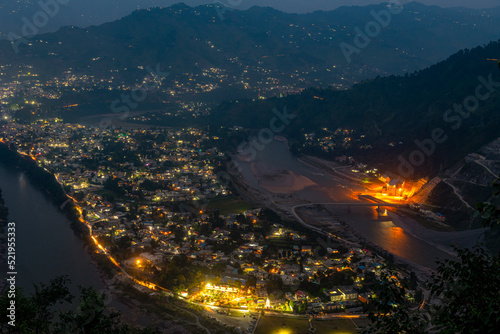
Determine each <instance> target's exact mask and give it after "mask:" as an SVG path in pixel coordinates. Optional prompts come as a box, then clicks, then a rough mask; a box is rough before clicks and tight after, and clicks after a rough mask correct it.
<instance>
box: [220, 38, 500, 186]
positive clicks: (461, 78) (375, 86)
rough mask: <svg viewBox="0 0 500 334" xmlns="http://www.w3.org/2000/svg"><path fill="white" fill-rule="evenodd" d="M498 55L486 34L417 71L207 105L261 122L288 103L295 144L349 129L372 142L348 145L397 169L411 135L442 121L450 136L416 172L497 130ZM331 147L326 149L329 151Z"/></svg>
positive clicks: (236, 121) (225, 119)
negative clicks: (479, 43) (346, 86)
mask: <svg viewBox="0 0 500 334" xmlns="http://www.w3.org/2000/svg"><path fill="white" fill-rule="evenodd" d="M499 56H500V43H499V42H491V43H489V44H488V45H486V46H484V47H477V48H474V49H472V50H464V51H460V52H458V53H456V54H454V55H452V56H451V57H449V58H448V59H446V60H445V61H442V62H440V63H438V64H436V65H434V66H431V67H429V68H427V69H425V70H422V71H419V72H416V73H414V74H411V75H406V76H390V77H385V78H376V79H374V80H370V81H366V82H363V83H361V84H358V85H356V86H354V87H353V88H352V89H350V90H347V91H338V90H334V89H309V90H306V91H304V92H303V93H302V94H300V95H294V96H289V97H286V98H281V99H280V98H273V99H268V100H264V101H255V102H251V101H240V102H239V103H235V102H228V103H225V104H222V105H220V107H219V108H218V109H217V110H216V111H214V112H213V113H212V122H213V123H216V124H224V125H228V126H233V125H239V126H243V127H250V128H255V129H259V128H262V127H268V126H269V122H270V119H271V118H272V116H273V114H272V109H273V108H277V109H279V110H281V109H282V108H283V107H285V106H286V107H287V109H288V112H289V113H295V114H297V115H298V117H297V118H296V119H294V120H293V121H292V122H291V123H290V125H288V126H287V127H286V129H285V130H284V132H285V134H286V136H288V137H289V138H290V139H291V140H292V143H295V146H294V149H295V150H296V151H297V150H298V151H303V150H304V147H302V143H303V140H302V137H303V136H304V134H307V133H311V132H318V131H320V129H322V128H328V129H333V130H335V129H336V128H339V127H340V128H348V129H354V130H356V132H357V133H358V134H359V135H365V137H364V138H363V139H362V140H363V141H364V143H365V144H366V145H372V148H370V149H366V148H365V149H359V148H356V147H353V148H352V149H351V150H350V152H348V153H350V154H352V155H354V156H355V157H356V158H358V160H361V161H364V162H370V163H376V164H379V165H380V166H382V167H387V168H390V169H392V170H395V171H397V167H398V166H399V160H398V156H399V155H402V157H404V158H406V159H409V154H410V153H411V152H412V151H414V150H415V149H418V147H417V146H416V144H415V142H414V141H415V140H420V141H423V140H425V139H428V138H432V132H433V130H435V129H442V135H441V137H446V138H447V140H446V141H445V142H444V143H439V144H437V145H435V146H436V148H435V152H434V153H433V154H430V156H429V157H426V159H425V162H424V163H423V164H422V165H421V166H417V167H418V168H415V176H417V175H432V174H435V173H437V172H438V171H440V170H442V169H444V168H445V167H447V166H450V165H452V164H453V163H454V162H456V161H458V160H459V159H461V158H463V157H464V156H465V155H466V154H467V153H470V152H474V151H475V150H477V149H478V148H479V147H481V146H482V145H485V144H487V143H489V142H491V141H492V140H493V139H495V138H497V137H500V130H499V129H500V71H499V69H498V65H497V61H496V60H495V59H496V58H498V57H499ZM488 82H490V83H489V84H488ZM485 86H487V87H485ZM478 87H481V88H478ZM476 96H477V97H476ZM481 99H482V100H484V101H482V100H481ZM464 101H465V102H466V103H468V104H469V105H470V107H471V108H472V109H476V108H475V107H476V106H475V105H474V103H477V104H478V106H477V110H475V111H474V112H472V113H470V115H469V112H468V111H467V110H466V108H463V112H462V115H460V114H459V113H457V112H455V111H454V108H455V107H454V105H462V104H463V103H464ZM438 131H439V130H438ZM358 137H360V136H358ZM366 145H365V146H366ZM429 147H430V146H429ZM342 153H344V152H342ZM335 155H336V152H332V153H329V157H330V158H333V157H335Z"/></svg>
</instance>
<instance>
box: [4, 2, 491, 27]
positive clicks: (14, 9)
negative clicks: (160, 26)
mask: <svg viewBox="0 0 500 334" xmlns="http://www.w3.org/2000/svg"><path fill="white" fill-rule="evenodd" d="M42 2H44V3H45V2H50V1H48V0H43V1H42ZM179 2H183V3H186V4H187V5H189V6H199V5H203V4H217V3H219V4H222V5H225V6H227V7H228V8H232V9H236V10H246V9H249V8H251V7H252V6H263V7H271V8H275V9H278V10H281V11H284V12H287V13H310V12H313V11H316V10H326V11H327V10H333V9H336V8H338V7H340V6H366V5H370V4H379V3H381V2H384V1H380V0H310V1H307V2H304V1H303V0H184V1H179V0H120V1H118V0H70V1H68V2H67V4H65V5H63V6H60V10H59V11H58V14H57V15H55V16H54V17H52V18H51V19H50V21H49V22H48V24H47V25H46V26H44V27H42V28H41V29H40V31H41V32H51V31H55V30H57V29H58V28H60V27H61V26H67V25H75V26H78V27H88V26H91V25H98V24H102V23H105V22H111V21H114V20H118V19H120V18H122V17H123V16H126V15H129V14H130V13H131V12H132V11H133V10H136V9H145V8H150V7H169V6H171V5H173V4H176V3H179ZM387 2H390V1H387ZM393 2H396V1H393ZM407 2H408V1H403V0H401V3H403V4H405V3H407ZM420 2H421V3H423V4H425V5H437V6H442V7H459V6H463V7H467V8H476V9H479V8H491V7H495V6H498V5H499V4H498V1H496V0H479V1H473V2H471V1H468V0H421V1H420ZM61 3H64V1H61ZM38 11H40V4H39V1H30V0H4V1H2V3H0V36H6V34H7V33H9V32H14V33H16V34H18V35H21V33H20V31H21V27H22V25H23V21H22V18H23V17H27V18H28V19H31V18H32V17H33V15H34V14H35V13H36V12H38Z"/></svg>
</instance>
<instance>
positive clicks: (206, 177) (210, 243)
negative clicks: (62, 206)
mask: <svg viewBox="0 0 500 334" xmlns="http://www.w3.org/2000/svg"><path fill="white" fill-rule="evenodd" d="M55 134H57V135H55ZM0 140H1V142H2V143H3V144H6V145H9V146H10V147H11V148H15V149H16V150H17V151H18V152H19V153H20V154H23V155H25V156H27V157H29V158H30V159H33V160H34V161H36V163H37V164H38V165H39V167H41V168H44V169H45V170H46V171H48V172H50V173H51V174H53V175H55V176H56V178H57V180H58V182H59V183H60V184H61V185H62V186H63V188H64V190H65V191H66V193H67V194H68V197H69V198H70V199H71V200H72V201H74V203H75V205H76V207H77V209H78V210H79V212H80V214H81V222H82V223H84V224H86V225H87V226H88V228H89V230H90V234H91V236H92V238H93V240H94V241H95V242H96V245H98V247H99V248H98V252H100V253H102V254H105V255H107V256H109V258H110V260H112V261H113V263H114V264H115V265H116V266H117V267H119V268H121V269H123V270H125V271H126V272H127V273H129V274H130V275H131V277H133V278H134V279H136V280H137V281H139V282H148V283H147V284H143V285H144V287H143V289H145V291H149V290H151V289H153V290H158V289H162V290H164V291H170V292H171V293H173V294H176V295H177V296H179V298H184V299H185V300H189V301H190V302H192V303H196V304H199V305H203V306H205V307H208V308H217V309H219V310H220V309H222V310H224V309H237V310H242V311H245V310H247V311H255V310H259V309H265V310H268V311H276V312H287V313H293V314H305V313H308V314H310V315H311V316H325V314H327V313H332V312H337V313H338V312H344V311H345V310H348V311H351V312H353V310H354V312H359V310H361V308H360V306H362V305H364V304H366V303H367V302H368V300H369V299H370V297H371V295H372V294H373V291H372V288H373V287H374V286H376V284H377V282H378V280H379V279H380V277H381V276H384V275H385V274H386V270H387V269H386V263H385V260H384V259H383V258H381V257H380V256H378V255H376V254H375V253H373V252H371V251H369V250H367V249H362V248H359V247H348V246H346V245H344V244H342V243H341V242H340V241H339V240H337V239H335V240H333V239H329V240H322V241H321V242H318V240H317V237H316V236H315V235H314V234H313V233H311V232H310V231H307V230H304V229H303V228H302V229H300V230H297V229H295V228H294V227H290V226H289V224H287V221H285V220H283V218H282V217H280V216H279V215H277V214H276V213H274V212H273V211H271V210H269V209H267V208H264V207H259V206H256V205H255V204H250V203H244V202H243V201H241V200H239V199H237V197H236V196H235V194H234V190H233V189H232V186H231V185H230V184H229V183H227V182H223V181H222V180H220V179H219V178H218V177H217V170H218V169H219V168H220V165H221V164H222V163H223V161H224V159H225V155H224V154H223V153H222V152H220V151H219V150H218V148H217V141H218V140H219V139H218V138H217V137H211V136H210V135H209V134H208V133H205V132H204V131H202V130H199V129H195V128H189V129H183V130H169V129H157V130H155V129H151V130H102V129H98V128H91V127H84V126H81V125H74V124H65V123H63V122H61V121H60V120H59V119H51V120H45V121H39V122H36V123H33V124H17V123H10V124H9V125H8V126H4V131H3V132H2V138H0ZM234 203H236V205H234ZM402 277H403V276H402ZM412 298H413V297H412Z"/></svg>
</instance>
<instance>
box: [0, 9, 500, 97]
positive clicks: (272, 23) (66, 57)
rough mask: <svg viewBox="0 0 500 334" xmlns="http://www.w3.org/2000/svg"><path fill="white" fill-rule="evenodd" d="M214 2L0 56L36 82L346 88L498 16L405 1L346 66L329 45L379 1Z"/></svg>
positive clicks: (425, 56) (422, 58) (414, 61)
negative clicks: (286, 5)
mask: <svg viewBox="0 0 500 334" xmlns="http://www.w3.org/2000/svg"><path fill="white" fill-rule="evenodd" d="M214 7H215V6H213V5H207V6H200V7H196V8H191V7H188V6H186V5H175V6H173V7H170V8H165V9H150V10H140V11H136V12H134V13H133V14H131V15H129V16H127V17H125V18H123V19H120V20H118V21H115V22H112V23H107V24H103V25H100V26H92V27H89V28H85V29H83V28H76V27H66V28H62V29H61V30H59V31H58V32H56V33H50V34H44V35H36V36H33V37H29V38H27V39H26V40H23V42H22V43H18V44H17V46H16V48H17V47H18V48H19V53H16V52H14V48H13V47H11V46H10V45H9V42H8V41H0V45H1V48H0V59H1V60H2V62H3V63H4V64H10V65H13V66H14V68H15V66H23V65H24V64H29V65H30V66H33V69H34V72H35V73H37V74H39V75H40V76H41V78H46V79H47V78H49V79H50V78H53V77H54V76H59V75H61V74H62V73H65V72H67V71H71V73H78V74H86V75H92V76H95V77H97V78H109V77H113V78H114V80H123V81H124V82H130V80H132V81H133V80H142V78H143V77H144V75H145V73H144V71H143V70H140V69H139V68H143V67H146V66H150V67H154V66H156V65H157V64H158V65H160V66H161V68H163V69H169V71H171V73H170V74H171V76H170V77H169V79H170V80H184V79H182V78H181V76H186V75H195V76H201V75H202V73H203V71H204V70H206V69H216V71H221V73H222V75H223V76H224V78H219V77H217V78H216V81H215V82H208V83H207V84H213V85H215V84H216V85H217V87H218V88H221V87H224V86H228V85H231V86H232V88H234V87H239V88H241V89H243V90H245V91H253V92H258V93H261V94H264V95H265V93H266V91H265V89H264V90H263V89H262V86H263V85H265V84H266V83H267V84H268V85H269V86H273V85H274V86H276V85H278V84H279V85H282V86H283V85H288V86H289V87H290V89H292V90H293V89H300V88H304V87H310V86H330V85H336V86H338V87H348V86H349V85H351V84H352V83H355V82H359V81H360V80H363V79H367V78H373V77H375V76H377V75H380V76H385V75H390V74H404V73H411V72H413V71H415V70H419V69H423V68H425V67H427V66H430V65H432V64H434V63H436V62H438V61H440V60H442V59H445V58H446V57H448V56H449V55H450V54H452V53H454V52H457V51H458V50H460V49H464V48H470V47H475V46H477V45H481V44H484V43H487V42H489V41H491V40H496V39H498V38H499V37H500V16H494V15H490V14H484V13H483V12H476V11H472V10H456V9H443V8H440V7H435V6H431V7H429V6H425V5H422V4H419V3H411V4H407V5H405V6H404V9H403V11H402V13H401V14H398V15H393V16H392V17H391V22H390V24H389V25H387V27H385V28H383V29H381V32H380V33H379V34H378V35H377V36H375V37H374V38H369V40H368V41H367V42H368V43H366V44H367V46H366V47H365V48H362V49H359V54H358V53H353V54H352V55H350V58H351V59H352V62H351V63H349V62H348V61H347V60H346V58H345V56H344V54H343V52H342V50H341V48H340V47H339V45H340V44H341V43H347V44H349V45H352V46H355V45H356V44H355V38H356V30H355V29H356V27H360V29H364V27H365V25H366V23H367V22H372V21H374V20H375V18H374V16H373V14H371V13H370V12H371V11H375V12H380V11H382V10H386V9H387V7H386V5H373V6H366V7H342V8H339V9H337V10H334V11H330V12H315V13H312V14H303V15H296V14H286V13H283V12H280V11H277V10H274V9H271V8H261V7H254V8H252V9H249V10H247V11H233V12H225V13H224V20H222V21H221V19H220V17H219V15H218V12H217V10H216V9H215V8H214ZM291 73H292V75H290V74H291ZM257 86H259V88H256V87H257ZM242 87H243V88H242ZM269 89H271V88H269ZM242 96H251V94H250V95H248V94H243V95H242Z"/></svg>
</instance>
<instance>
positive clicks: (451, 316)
mask: <svg viewBox="0 0 500 334" xmlns="http://www.w3.org/2000/svg"><path fill="white" fill-rule="evenodd" d="M455 251H456V252H457V254H458V258H459V260H458V261H452V260H444V261H440V262H439V267H438V270H437V273H435V274H434V275H433V276H432V277H431V282H430V284H429V287H430V289H431V292H432V293H433V294H434V295H437V296H439V297H441V299H442V300H443V303H442V304H441V305H432V306H431V314H432V323H433V324H434V325H435V326H437V327H438V328H439V329H440V333H443V334H448V333H450V334H451V333H478V334H479V333H498V329H499V328H500V299H499V298H498V291H499V289H500V258H498V257H495V256H492V255H491V254H489V253H488V252H487V251H486V250H485V249H484V248H483V247H481V246H475V247H474V248H472V249H457V248H455Z"/></svg>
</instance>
